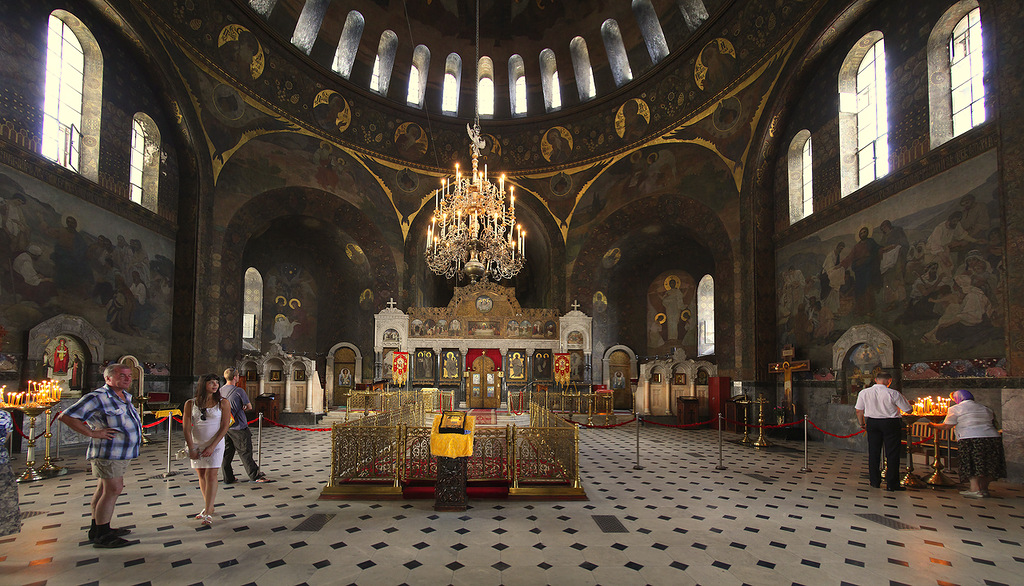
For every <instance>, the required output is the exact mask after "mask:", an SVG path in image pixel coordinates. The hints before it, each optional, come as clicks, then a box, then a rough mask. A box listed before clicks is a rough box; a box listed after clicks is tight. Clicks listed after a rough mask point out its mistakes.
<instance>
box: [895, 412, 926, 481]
mask: <svg viewBox="0 0 1024 586" xmlns="http://www.w3.org/2000/svg"><path fill="white" fill-rule="evenodd" d="M920 418H921V416H920V415H904V416H903V423H904V424H905V425H906V427H907V470H906V473H905V474H903V478H902V479H901V480H900V486H903V487H906V488H924V487H925V484H924V483H923V482H921V479H920V478H918V477H917V475H916V474H914V442H912V441H911V438H913V436H912V435H911V433H910V430H911V428H912V427H913V425H914V422H915V421H917V420H918V419H920Z"/></svg>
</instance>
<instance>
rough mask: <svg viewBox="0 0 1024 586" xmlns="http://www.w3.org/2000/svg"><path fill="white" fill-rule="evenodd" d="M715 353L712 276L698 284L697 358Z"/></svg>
mask: <svg viewBox="0 0 1024 586" xmlns="http://www.w3.org/2000/svg"><path fill="white" fill-rule="evenodd" d="M714 353H715V279H714V277H712V276H711V275H704V278H702V279H701V280H700V283H698V284H697V356H707V355H708V354H714Z"/></svg>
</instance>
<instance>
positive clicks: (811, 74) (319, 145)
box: [0, 0, 1024, 583]
mask: <svg viewBox="0 0 1024 586" xmlns="http://www.w3.org/2000/svg"><path fill="white" fill-rule="evenodd" d="M1021 30H1024V4H1021V3H1020V2H1018V1H1015V0H987V1H986V0H921V1H918V2H913V3H911V2H885V1H882V0H632V1H629V2H627V1H626V0H614V1H612V0H601V1H583V0H476V1H475V2H474V1H470V0H433V1H429V0H427V1H424V0H408V1H406V2H393V1H390V0H375V1H373V2H366V1H357V0H333V1H332V0H248V1H247V0H209V1H199V0H175V1H148V0H67V1H63V2H55V1H53V0H34V1H28V0H6V1H5V2H3V3H2V5H0V57H2V59H0V80H2V83H0V257H4V258H7V260H8V263H7V264H6V265H2V266H0V328H2V329H0V383H2V384H5V385H7V388H8V389H16V388H19V385H23V384H24V381H26V380H42V379H56V380H58V381H61V383H62V384H63V385H64V387H65V389H66V396H68V397H72V398H74V397H75V396H77V395H78V394H80V393H82V392H87V391H89V390H91V389H93V388H95V387H96V386H99V385H100V384H102V370H103V368H104V366H105V365H107V364H109V363H111V362H122V363H124V364H128V365H130V366H131V367H132V368H133V370H134V372H136V373H137V376H136V377H135V378H136V382H137V385H138V387H137V389H136V391H138V392H139V393H142V394H147V395H151V396H152V395H158V396H159V395H162V396H164V399H165V403H166V404H168V405H177V404H180V403H181V402H183V401H184V400H185V399H187V398H189V397H191V395H192V392H193V385H194V383H195V381H196V380H197V378H198V376H199V375H201V374H203V373H207V372H215V373H220V372H222V371H223V370H224V368H226V367H228V366H233V367H237V368H238V369H239V370H240V371H241V372H242V373H243V374H244V380H245V385H246V388H247V390H248V392H249V393H250V395H251V396H252V397H253V398H254V399H255V398H257V397H262V396H270V395H273V396H274V397H275V398H276V399H277V402H278V404H279V406H280V415H279V420H280V421H282V422H286V423H294V424H300V423H302V424H306V423H312V424H315V423H317V421H318V420H319V419H320V417H322V416H323V415H324V414H325V413H329V412H331V411H333V410H337V409H339V408H343V407H345V406H346V400H347V398H348V397H349V395H350V394H351V393H353V392H355V391H358V390H362V389H367V388H372V387H373V386H374V385H375V384H390V385H395V384H396V382H395V378H394V377H395V373H393V372H392V369H393V367H394V365H395V364H396V362H394V360H395V359H396V358H395V357H396V356H397V355H398V354H401V353H405V354H404V356H406V357H408V359H409V360H410V365H409V370H410V372H409V375H408V377H407V378H406V377H404V375H403V378H402V379H401V384H398V385H397V386H402V387H405V388H410V389H417V388H438V389H440V390H441V391H449V392H451V393H452V395H453V398H454V401H455V403H456V404H457V406H460V407H463V408H470V409H474V408H499V409H500V408H509V409H510V405H511V401H512V397H513V396H514V395H516V394H517V393H520V392H530V391H534V392H536V391H537V390H538V389H547V388H549V387H551V388H554V387H555V386H556V385H558V384H559V383H558V380H559V379H558V374H557V364H556V365H555V368H552V364H551V363H552V361H554V362H556V363H557V359H558V357H559V356H562V355H564V356H567V358H566V360H567V361H568V362H567V364H570V365H571V373H570V374H569V375H567V376H568V377H569V379H567V380H571V383H569V384H571V385H572V386H573V388H576V387H579V388H586V389H588V390H589V389H592V388H602V389H610V390H612V392H613V394H614V408H615V409H617V410H621V411H623V412H635V413H639V414H641V415H645V416H648V417H650V418H652V420H654V419H657V418H661V420H662V421H676V420H677V418H678V421H680V422H682V421H683V413H682V409H683V406H684V403H685V401H686V400H693V401H695V403H694V405H696V406H695V412H694V415H695V416H696V418H697V419H699V420H700V421H705V420H707V419H709V418H714V417H716V411H715V408H716V405H718V404H719V402H720V401H721V400H726V399H729V398H733V397H736V396H739V395H744V396H746V397H751V398H755V397H766V399H765V400H766V401H767V402H768V403H769V404H771V405H775V406H777V413H778V421H779V423H780V424H781V423H783V422H786V421H789V422H792V421H796V420H799V419H802V418H804V417H805V414H806V418H809V419H810V420H813V421H815V422H817V425H818V426H820V427H821V428H822V429H824V430H826V431H827V432H829V433H824V432H822V431H820V430H811V432H810V439H811V441H812V443H814V444H817V448H816V449H832V450H838V451H840V452H845V451H849V452H851V453H853V454H855V455H856V453H857V452H859V451H863V450H864V448H865V446H866V443H864V442H863V438H852V439H851V438H839V437H836V436H845V435H848V434H852V433H855V432H856V431H857V425H856V423H857V422H856V419H855V416H854V405H853V403H854V402H855V400H856V399H855V398H856V394H857V392H858V391H859V390H860V389H862V388H864V387H866V386H869V385H870V384H871V379H872V378H873V375H874V374H877V373H879V372H887V373H890V374H892V375H893V376H894V377H895V385H894V386H895V387H896V388H898V389H899V390H900V391H901V392H903V393H904V394H905V395H906V396H907V397H908V398H909V399H910V400H911V402H915V401H918V400H919V399H921V400H923V399H924V398H925V397H932V396H937V397H945V396H947V395H948V394H949V393H950V392H951V391H953V390H956V389H969V390H970V391H971V392H972V393H973V394H974V396H975V397H976V398H977V400H978V402H980V403H982V404H984V405H986V406H988V407H989V408H990V409H992V410H993V412H994V413H995V414H996V418H997V422H998V426H999V427H1000V428H1001V430H1002V438H1003V444H1004V446H1005V450H1006V459H1007V478H1006V481H1007V486H1010V487H1016V486H1017V485H1019V483H1021V482H1024V393H1022V391H1021V388H1022V381H1024V245H1022V244H1024V215H1022V214H1021V213H1020V212H1019V211H1018V210H1020V209H1024V207H1022V205H1024V163H1022V161H1024V136H1022V135H1024V101H1022V100H1021V93H1022V92H1024V36H1022V35H1021V34H1020V31H1021ZM1018 133H1021V134H1020V135H1019V134H1018ZM477 159H478V160H477ZM477 162H479V168H480V171H481V172H483V170H484V169H486V173H487V179H488V180H489V181H490V182H492V183H493V185H495V186H500V198H501V206H502V212H501V213H502V214H506V215H505V216H504V217H503V218H504V219H507V218H508V215H507V212H508V211H509V210H508V208H506V207H505V206H506V205H507V206H509V207H511V212H512V213H511V220H512V222H511V223H508V225H505V224H503V223H502V221H503V218H499V216H497V215H494V216H488V219H487V220H486V221H482V224H483V225H486V226H488V227H490V228H493V229H494V230H495V231H496V232H500V234H499V236H500V238H502V239H504V240H502V242H501V243H500V244H501V246H503V247H504V248H502V251H504V252H502V254H506V253H508V251H514V252H512V253H511V254H512V256H513V260H512V264H513V265H516V266H514V268H513V269H512V270H508V271H504V272H503V270H501V269H500V268H499V263H498V261H494V263H493V264H486V265H485V268H484V269H481V270H482V271H484V273H485V274H482V275H481V274H471V271H470V270H469V269H468V268H467V267H469V265H468V264H466V262H465V259H463V261H462V263H461V264H460V265H459V266H457V267H456V270H454V271H449V272H448V273H445V271H444V270H438V268H437V264H438V262H437V259H436V256H435V255H436V251H437V249H438V248H439V246H438V244H439V243H440V244H441V245H444V239H445V238H446V237H448V236H450V232H451V231H450V230H449V233H448V234H445V233H444V232H443V231H440V230H438V228H437V226H439V225H440V224H443V223H444V222H445V221H447V220H445V219H442V218H441V217H440V216H441V213H440V209H441V208H440V206H441V204H442V200H444V199H446V196H447V194H448V193H449V191H450V189H449V187H448V186H449V185H451V184H453V183H455V182H456V180H457V177H459V178H461V177H470V176H472V177H474V180H475V177H476V175H475V174H472V175H471V172H470V169H471V168H472V169H475V168H476V163H477ZM457 165H458V169H459V171H456V166H457ZM481 177H482V175H481ZM499 178H500V179H499ZM499 182H500V183H499ZM460 185H461V183H460ZM513 189H514V198H513V197H511V193H510V192H512V190H513ZM506 193H509V196H508V197H506ZM1017 197H1021V198H1022V202H1019V203H1022V205H1018V204H1015V203H1014V202H1015V201H1017V200H1016V199H1015V198H1017ZM460 221H462V218H461V216H460ZM476 221H477V220H476V218H475V216H474V222H476ZM506 223H507V222H506ZM506 229H507V232H505V231H503V230H506ZM513 234H514V235H513ZM516 261H518V263H516ZM1017 261H1021V263H1022V265H1020V266H1019V265H1018V264H1017ZM463 265H465V266H463ZM502 266H503V265H502ZM492 268H493V270H492ZM1015 283H1016V285H1015ZM1018 285H1019V286H1018ZM1018 293H1020V295H1021V296H1020V297H1017V295H1018ZM481 372H482V373H484V374H485V375H487V376H490V374H491V373H497V375H498V378H497V379H496V380H497V381H498V382H497V383H496V386H493V387H487V388H483V390H482V393H483V395H477V394H476V392H477V390H479V389H477V388H476V387H474V386H473V385H472V384H471V383H470V381H471V380H472V378H471V376H472V375H473V374H474V373H481ZM489 380H491V381H494V380H495V379H493V378H491V379H489ZM563 386H568V384H565V383H563ZM755 416H756V414H755ZM772 420H773V421H774V415H773V416H772ZM710 437H711V436H710V435H709V436H708V438H710ZM619 439H620V440H623V438H619ZM627 439H628V438H627ZM60 441H67V442H68V443H69V444H73V443H74V442H73V441H70V439H69V438H63V439H62V440H60ZM623 441H625V440H623ZM668 441H671V440H668ZM709 441H710V440H709ZM16 443H18V444H20V442H16ZM627 443H628V442H627ZM707 449H708V450H711V449H712V448H710V447H708V448H707ZM709 453H710V452H709ZM677 455H678V454H677ZM843 457H844V458H845V457H849V455H844V456H843ZM855 462H858V463H859V460H857V459H856V458H855ZM858 465H859V464H858ZM591 472H592V473H594V474H597V475H600V474H601V472H599V471H595V470H591ZM710 484H711V483H710V482H709V485H710ZM851 498H853V497H851ZM857 498H860V497H857ZM1016 498H1017V497H1013V499H1016ZM935 506H939V505H935ZM1004 506H1007V507H1018V506H1019V504H1014V501H1013V500H1012V499H1011V498H1010V497H1007V499H1006V500H1005V501H1004ZM342 514H345V513H344V512H342ZM580 514H582V512H581V513H580ZM1001 514H1004V515H1005V513H1001ZM1018 514H1019V510H1018ZM1011 516H1013V515H1012V514H1011ZM1018 518H1019V517H1018ZM1014 524H1016V525H1019V523H1012V522H1011V523H1010V525H1014ZM1019 529H1020V527H1019V526H1018V527H1017V528H1016V530H1019ZM773 530H775V531H777V530H778V528H777V526H776V527H775V528H774V529H773ZM1014 539H1016V538H1014ZM2 543H3V541H0V544H2ZM812 544H813V542H812ZM725 545H729V544H728V543H726V544H725ZM1018 546H1019V544H1018ZM2 550H3V546H2V545H0V567H2V564H3V560H4V559H5V558H4V556H3V552H2ZM769 553H770V552H769ZM840 557H842V556H840ZM883 557H884V556H883ZM1010 558H1012V559H1014V560H1016V562H1013V561H1011V562H1009V564H1011V565H1010V566H1009V567H1015V566H1013V564H1015V563H1019V562H1020V561H1021V560H1020V558H1019V557H1013V556H1012V555H1008V558H1007V559H1010ZM755 561H756V560H755ZM890 561H891V560H890ZM933 561H934V560H933ZM378 563H380V562H378ZM716 563H717V562H716ZM840 563H842V562H841V561H840ZM936 563H938V562H936ZM847 564H849V559H847ZM804 565H805V566H806V565H807V564H804ZM996 565H999V566H1000V567H1001V568H1005V567H1007V566H1002V565H1001V564H996ZM126 567H127V566H126ZM883 569H884V568H883ZM879 572H880V574H881V575H886V572H885V571H881V570H880V571H879ZM840 574H841V572H840ZM919 575H920V574H919ZM965 575H966V574H965ZM367 576H369V574H367V575H366V576H364V577H363V578H362V580H367ZM22 577H23V578H24V580H23V581H24V582H25V583H28V582H30V581H31V580H30V579H29V578H30V576H29V575H28V574H24V575H22ZM734 577H735V576H734ZM78 578H80V579H79V582H88V580H87V579H85V577H84V576H79V577H78ZM78 578H76V579H78ZM67 579H68V580H71V578H67ZM125 579H128V578H125ZM444 579H451V578H444ZM546 579H547V580H553V578H551V577H550V575H549V577H547V578H546ZM567 579H569V580H570V581H575V580H576V578H567ZM610 579H612V578H611V577H605V578H602V579H597V582H601V581H602V580H604V581H608V580H610ZM665 579H667V578H661V577H648V578H647V581H648V582H658V581H662V580H665ZM689 579H691V580H693V581H694V582H702V581H703V582H707V581H714V579H715V578H713V576H712V575H711V574H708V575H703V576H695V575H691V577H690V578H689ZM737 579H738V580H739V582H737V583H741V582H750V581H751V579H749V578H744V577H742V576H740V577H738V578H737ZM807 579H808V580H810V581H812V582H813V581H814V578H807ZM894 579H895V578H894ZM506 580H507V578H506ZM860 580H862V581H863V583H869V582H871V578H868V577H863V578H860ZM399 581H401V580H399ZM456 581H457V580H456ZM907 581H908V582H909V583H916V582H914V580H913V579H908V580H907ZM1012 581H1013V579H1012V578H1008V579H1006V582H1007V583H1012ZM754 582H757V580H756V579H755V580H754ZM62 583H63V582H62ZM67 583H77V582H73V581H69V582H67ZM133 583H134V582H133ZM240 583H241V582H240ZM396 583H397V582H396ZM929 583H930V582H929ZM986 583H1002V579H1000V578H998V577H993V578H992V580H989V581H987V582H986Z"/></svg>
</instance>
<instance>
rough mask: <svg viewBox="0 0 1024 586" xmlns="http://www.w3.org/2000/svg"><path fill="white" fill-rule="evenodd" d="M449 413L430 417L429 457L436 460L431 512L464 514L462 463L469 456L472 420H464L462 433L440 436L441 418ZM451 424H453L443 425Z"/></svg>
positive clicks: (470, 451)
mask: <svg viewBox="0 0 1024 586" xmlns="http://www.w3.org/2000/svg"><path fill="white" fill-rule="evenodd" d="M450 414H451V412H446V413H442V414H440V415H435V416H434V424H433V425H432V426H431V428H430V453H431V455H433V456H435V457H436V458H437V483H436V484H435V485H434V510H435V511H465V510H466V459H467V458H469V457H470V456H472V455H473V432H474V431H475V430H476V417H474V416H472V415H465V414H459V415H461V416H463V417H465V426H464V428H465V432H464V433H442V432H441V428H442V427H449V426H448V425H442V422H444V417H445V416H448V415H450ZM445 423H453V422H445Z"/></svg>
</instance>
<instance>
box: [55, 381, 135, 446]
mask: <svg viewBox="0 0 1024 586" xmlns="http://www.w3.org/2000/svg"><path fill="white" fill-rule="evenodd" d="M124 394H125V397H126V400H124V401H122V400H121V399H119V398H118V397H117V394H116V393H115V392H114V391H112V390H111V389H110V387H108V386H107V385H103V386H102V387H100V388H98V389H96V390H95V391H93V392H91V393H89V394H87V395H85V396H84V397H82V398H81V399H79V400H78V402H77V403H75V404H74V405H72V406H70V407H68V408H67V409H66V410H64V414H66V415H68V416H70V417H74V418H75V419H81V420H83V421H85V422H86V423H88V424H89V427H91V428H93V429H103V428H104V427H109V428H112V429H116V430H118V431H119V432H120V433H116V434H114V439H109V440H105V439H97V438H92V439H91V440H90V441H89V449H88V451H86V453H85V457H86V459H87V460H92V459H95V458H101V459H104V460H131V459H132V458H138V457H139V445H140V444H141V443H142V420H141V419H140V418H139V413H138V411H136V410H135V407H133V406H132V395H131V393H129V392H128V391H125V392H124Z"/></svg>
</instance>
